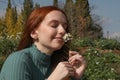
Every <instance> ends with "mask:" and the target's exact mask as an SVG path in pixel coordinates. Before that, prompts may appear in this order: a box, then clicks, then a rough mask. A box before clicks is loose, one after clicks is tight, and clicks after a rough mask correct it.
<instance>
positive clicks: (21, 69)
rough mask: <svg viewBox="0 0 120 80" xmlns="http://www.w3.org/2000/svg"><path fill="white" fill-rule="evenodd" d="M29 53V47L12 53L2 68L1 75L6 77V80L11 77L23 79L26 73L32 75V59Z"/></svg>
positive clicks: (13, 79)
mask: <svg viewBox="0 0 120 80" xmlns="http://www.w3.org/2000/svg"><path fill="white" fill-rule="evenodd" d="M29 54H30V53H29V49H24V50H20V51H17V52H14V53H12V54H10V55H9V56H8V58H7V59H6V61H5V62H4V64H3V67H2V69H1V77H5V78H6V80H8V79H9V78H10V79H9V80H18V79H20V80H23V78H24V75H30V74H31V68H30V65H31V63H30V62H31V61H30V60H31V59H30V55H29ZM21 76H22V77H21Z"/></svg>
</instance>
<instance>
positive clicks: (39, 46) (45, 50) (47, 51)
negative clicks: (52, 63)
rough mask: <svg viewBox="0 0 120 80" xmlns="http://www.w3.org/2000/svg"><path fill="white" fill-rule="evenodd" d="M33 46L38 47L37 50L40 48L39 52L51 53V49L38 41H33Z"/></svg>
mask: <svg viewBox="0 0 120 80" xmlns="http://www.w3.org/2000/svg"><path fill="white" fill-rule="evenodd" d="M34 44H35V46H36V47H37V48H38V50H40V51H41V52H43V53H45V54H47V55H51V54H52V53H53V51H52V50H51V49H49V48H47V47H45V46H42V45H40V44H39V43H34Z"/></svg>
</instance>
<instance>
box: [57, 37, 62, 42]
mask: <svg viewBox="0 0 120 80" xmlns="http://www.w3.org/2000/svg"><path fill="white" fill-rule="evenodd" d="M55 39H56V40H57V41H62V42H63V41H64V40H63V38H62V37H55Z"/></svg>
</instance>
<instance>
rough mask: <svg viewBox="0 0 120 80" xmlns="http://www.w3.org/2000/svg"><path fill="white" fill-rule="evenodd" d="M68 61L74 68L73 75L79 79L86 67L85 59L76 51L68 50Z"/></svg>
mask: <svg viewBox="0 0 120 80" xmlns="http://www.w3.org/2000/svg"><path fill="white" fill-rule="evenodd" d="M68 61H69V63H70V64H71V65H72V66H73V68H74V69H75V74H74V77H75V78H77V79H80V78H81V76H82V75H83V73H84V70H85V68H86V61H85V60H84V58H83V57H82V56H81V55H80V54H79V53H78V52H76V51H69V60H68Z"/></svg>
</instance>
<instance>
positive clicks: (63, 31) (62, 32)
mask: <svg viewBox="0 0 120 80" xmlns="http://www.w3.org/2000/svg"><path fill="white" fill-rule="evenodd" d="M58 32H59V34H61V35H62V36H64V35H65V33H66V30H65V28H64V27H63V26H62V25H59V27H58Z"/></svg>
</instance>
